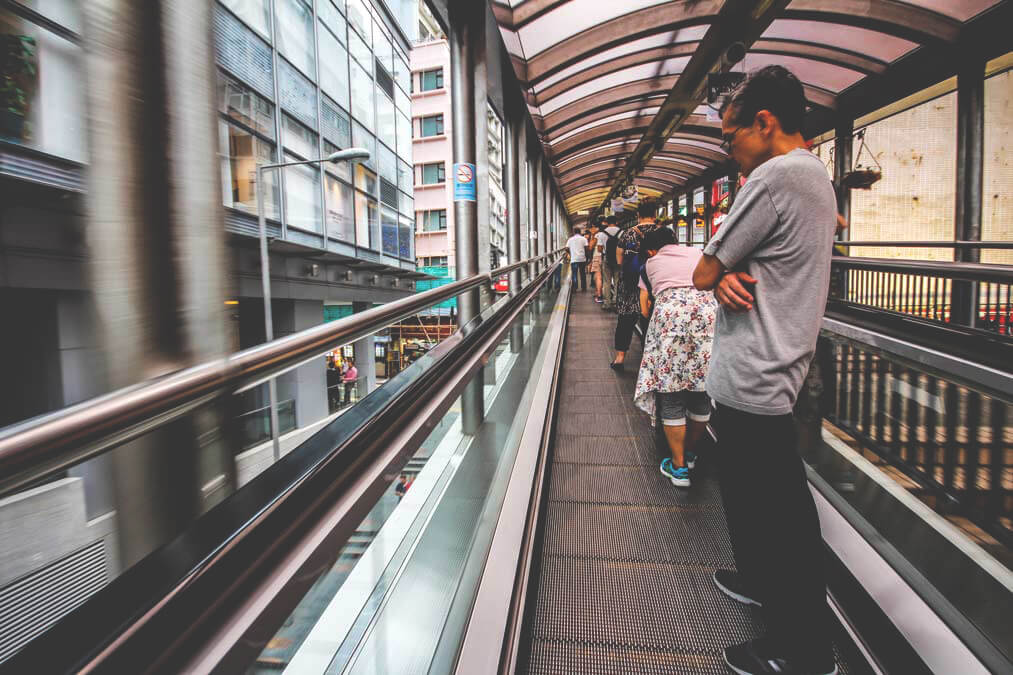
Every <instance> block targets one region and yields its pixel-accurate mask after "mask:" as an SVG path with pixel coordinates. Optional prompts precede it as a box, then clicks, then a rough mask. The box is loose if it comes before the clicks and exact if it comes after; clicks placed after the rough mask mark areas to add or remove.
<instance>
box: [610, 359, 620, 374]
mask: <svg viewBox="0 0 1013 675" xmlns="http://www.w3.org/2000/svg"><path fill="white" fill-rule="evenodd" d="M609 368H611V369H612V370H614V371H616V372H617V373H621V372H623V364H622V362H621V361H620V362H619V363H616V362H615V361H613V362H612V363H610V364H609Z"/></svg>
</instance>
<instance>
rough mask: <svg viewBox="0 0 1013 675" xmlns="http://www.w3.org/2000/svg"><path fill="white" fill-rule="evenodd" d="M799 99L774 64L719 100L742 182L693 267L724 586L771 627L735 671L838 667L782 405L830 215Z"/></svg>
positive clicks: (795, 372) (797, 361)
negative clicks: (723, 534)
mask: <svg viewBox="0 0 1013 675" xmlns="http://www.w3.org/2000/svg"><path fill="white" fill-rule="evenodd" d="M804 112H805V96H804V94H803V90H802V85H801V84H800V83H799V81H798V79H797V78H796V77H795V76H794V75H792V74H791V73H790V72H788V71H787V70H786V69H785V68H783V67H780V66H768V67H767V68H762V69H760V70H758V71H756V72H754V73H752V74H750V76H749V77H748V78H747V79H746V80H745V81H744V82H743V83H742V85H740V86H739V88H737V89H736V90H735V92H734V93H733V94H732V95H731V97H730V98H729V99H728V101H726V103H725V105H724V106H723V108H722V121H721V132H722V136H723V137H724V143H723V145H724V146H725V147H726V148H727V149H728V150H729V151H730V154H731V155H732V157H733V159H735V161H736V162H737V163H738V164H739V167H740V169H741V170H742V173H743V174H744V175H746V176H748V180H747V181H746V184H745V185H744V186H743V187H742V190H741V191H740V192H739V194H738V196H737V197H736V199H735V203H734V205H733V206H732V210H731V212H730V213H729V214H728V217H727V218H725V221H724V222H723V223H722V224H721V227H720V229H719V230H718V231H717V233H716V234H715V235H714V238H713V239H712V240H711V241H710V243H709V244H708V246H707V248H706V249H704V256H703V258H702V259H701V260H700V262H699V263H698V265H697V268H696V270H695V272H694V274H693V284H694V285H695V286H696V287H697V288H698V289H700V290H708V289H714V295H715V297H716V298H717V299H718V302H720V303H721V308H720V310H719V311H718V317H717V323H716V325H715V330H714V345H713V350H712V355H711V361H710V369H709V371H708V374H707V393H708V394H710V395H711V396H712V397H713V398H714V400H715V401H716V402H717V412H718V414H717V418H716V420H715V422H714V427H715V430H716V432H717V440H718V447H717V450H716V453H715V454H716V460H717V465H718V469H719V475H720V480H721V494H722V501H723V503H724V508H725V516H726V519H727V521H728V532H729V537H730V538H731V542H732V549H733V551H734V554H735V566H736V571H731V570H718V571H716V572H715V573H714V583H715V585H716V586H717V587H718V589H720V590H721V591H722V592H724V593H725V594H727V595H729V596H730V597H732V598H734V599H736V600H738V601H740V602H744V603H747V604H757V605H762V610H763V613H764V619H765V620H764V623H765V625H766V627H767V635H766V636H765V637H764V638H762V639H759V640H751V641H749V642H746V643H743V644H741V645H733V646H730V647H728V648H727V649H725V660H726V661H727V663H728V665H729V666H731V667H732V668H733V669H734V670H735V671H736V672H739V673H757V674H759V673H775V672H776V673H784V674H785V675H788V674H792V675H802V674H805V675H825V674H829V673H836V672H837V668H836V665H835V664H834V657H833V649H832V646H831V642H830V632H829V630H828V629H829V625H828V622H827V605H826V583H825V579H824V574H823V569H822V555H823V548H822V539H821V536H820V528H819V518H818V516H817V513H816V506H815V503H814V502H813V498H812V494H811V493H810V492H809V489H808V484H807V482H806V478H805V469H804V466H803V464H802V459H801V458H800V457H799V455H798V451H797V440H796V437H795V427H794V424H793V421H792V416H791V410H792V405H793V404H794V403H795V398H796V397H797V395H798V391H799V388H800V387H801V386H802V381H803V380H804V379H805V374H806V371H807V369H808V367H809V362H810V360H811V359H812V356H813V352H814V350H815V347H816V339H817V337H818V334H819V328H820V324H821V322H822V318H823V310H824V307H825V304H826V297H827V287H828V284H829V280H830V252H831V246H832V241H833V235H834V223H835V216H836V214H837V211H836V204H835V198H834V191H833V187H832V186H831V183H830V179H829V177H828V176H827V172H826V169H825V168H824V167H823V164H822V163H821V162H820V161H819V159H817V158H816V157H815V156H814V155H812V154H811V153H810V152H809V151H808V150H807V149H806V145H805V139H804V138H803V137H802V134H801V127H802V118H803V115H804Z"/></svg>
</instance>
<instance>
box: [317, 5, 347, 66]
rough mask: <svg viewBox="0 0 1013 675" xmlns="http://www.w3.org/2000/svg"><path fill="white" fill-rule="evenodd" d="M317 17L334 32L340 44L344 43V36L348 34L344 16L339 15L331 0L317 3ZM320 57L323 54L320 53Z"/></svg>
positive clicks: (322, 57)
mask: <svg viewBox="0 0 1013 675" xmlns="http://www.w3.org/2000/svg"><path fill="white" fill-rule="evenodd" d="M317 17H318V18H319V19H320V22H321V23H322V24H324V26H326V27H327V28H328V29H329V30H330V31H331V32H332V33H334V35H335V36H336V37H337V38H338V41H339V42H340V43H341V44H344V43H345V36H346V35H347V34H348V28H347V27H346V25H345V17H343V16H341V13H340V12H339V11H338V8H337V7H335V6H334V3H333V2H331V0H320V1H319V2H318V3H317ZM320 58H321V60H323V59H324V55H323V54H321V55H320Z"/></svg>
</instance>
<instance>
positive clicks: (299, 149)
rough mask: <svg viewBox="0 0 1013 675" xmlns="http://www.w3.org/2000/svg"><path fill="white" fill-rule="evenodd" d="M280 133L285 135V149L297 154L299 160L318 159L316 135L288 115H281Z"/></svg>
mask: <svg viewBox="0 0 1013 675" xmlns="http://www.w3.org/2000/svg"><path fill="white" fill-rule="evenodd" d="M282 131H283V133H284V134H285V136H284V139H283V140H284V143H285V148H286V149H288V150H291V151H292V152H294V153H296V154H298V155H299V156H300V158H301V159H318V158H319V157H318V153H319V152H320V150H319V149H318V147H317V135H316V134H315V133H313V132H312V131H310V130H309V129H307V128H306V127H304V126H303V125H301V124H299V123H298V122H296V121H295V120H294V119H292V118H291V117H289V116H288V115H282Z"/></svg>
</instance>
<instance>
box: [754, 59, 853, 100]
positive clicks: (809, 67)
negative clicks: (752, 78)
mask: <svg viewBox="0 0 1013 675" xmlns="http://www.w3.org/2000/svg"><path fill="white" fill-rule="evenodd" d="M742 64H743V66H742V67H743V68H744V69H745V70H746V72H750V71H753V70H757V69H759V68H763V67H764V66H770V65H778V66H784V67H785V68H787V69H788V70H790V71H791V72H793V73H795V75H796V76H797V77H798V79H800V80H802V82H804V83H806V84H814V85H816V86H817V87H820V88H822V89H826V90H828V91H832V92H840V91H843V90H845V89H847V88H848V87H850V86H851V85H853V84H855V83H856V82H858V81H859V80H861V79H862V78H863V77H865V75H864V74H863V73H860V72H858V71H856V70H851V69H849V68H844V67H841V66H835V65H832V64H829V63H824V62H822V61H815V60H812V59H803V58H799V57H796V56H783V55H781V54H755V53H752V52H750V53H747V54H746V58H744V59H743V60H742Z"/></svg>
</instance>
